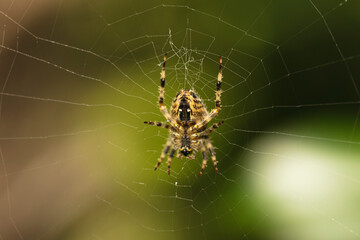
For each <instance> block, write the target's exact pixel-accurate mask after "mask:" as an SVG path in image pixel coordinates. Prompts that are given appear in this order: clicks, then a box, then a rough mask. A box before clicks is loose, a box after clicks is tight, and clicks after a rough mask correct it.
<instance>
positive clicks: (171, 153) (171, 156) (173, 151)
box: [167, 149, 175, 175]
mask: <svg viewBox="0 0 360 240" xmlns="http://www.w3.org/2000/svg"><path fill="white" fill-rule="evenodd" d="M174 154H175V149H172V150H171V152H170V154H169V157H168V161H167V164H168V174H169V175H170V167H171V161H172V159H173V157H174Z"/></svg>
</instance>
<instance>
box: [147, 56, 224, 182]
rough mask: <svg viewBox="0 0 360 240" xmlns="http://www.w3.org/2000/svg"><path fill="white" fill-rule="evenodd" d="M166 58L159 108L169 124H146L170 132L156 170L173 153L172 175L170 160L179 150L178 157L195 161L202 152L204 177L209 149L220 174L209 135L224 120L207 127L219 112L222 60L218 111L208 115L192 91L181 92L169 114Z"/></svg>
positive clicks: (169, 165) (220, 77)
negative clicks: (165, 96) (198, 152)
mask: <svg viewBox="0 0 360 240" xmlns="http://www.w3.org/2000/svg"><path fill="white" fill-rule="evenodd" d="M166 56H167V55H166V54H165V55H164V61H163V63H162V69H161V73H160V75H161V77H160V96H159V107H160V111H161V113H162V114H163V115H164V117H165V118H166V120H167V121H168V123H170V125H168V124H166V123H162V122H147V121H146V122H144V123H145V124H149V125H154V126H158V127H162V128H166V129H168V130H169V131H170V136H169V138H168V140H167V142H166V144H165V147H164V149H163V151H162V153H161V156H160V158H159V159H158V162H157V164H156V166H155V169H154V170H156V169H157V168H158V167H159V166H160V164H161V162H162V161H163V160H164V159H165V157H166V155H167V154H168V153H169V151H170V150H171V151H170V154H169V156H168V161H167V165H168V174H169V175H170V167H171V161H172V159H173V157H174V154H175V152H176V151H177V150H179V155H178V157H179V158H181V157H182V156H185V157H187V158H188V159H193V158H195V155H196V152H197V151H199V150H200V151H201V153H202V158H203V161H202V166H201V171H200V173H199V176H201V175H202V174H203V172H204V169H205V167H206V163H207V161H208V154H207V150H208V151H209V153H210V156H211V160H212V162H213V164H214V167H215V171H216V172H217V171H218V168H217V161H216V156H215V151H214V147H213V145H212V144H211V142H210V139H209V134H210V133H211V132H212V131H214V130H215V129H216V128H218V127H219V126H220V125H222V124H223V123H224V121H221V122H219V123H215V124H213V125H212V126H211V127H209V128H207V124H208V123H209V122H210V121H211V120H212V119H213V118H214V117H215V116H216V115H217V114H218V113H219V111H220V106H221V105H220V104H221V100H220V97H221V83H222V68H223V66H222V58H221V57H220V63H219V73H218V77H217V84H216V99H215V108H214V109H212V110H211V111H210V113H208V112H207V110H206V107H205V105H204V103H203V102H202V101H201V99H200V98H199V96H198V95H197V94H196V93H195V92H194V91H193V90H186V89H185V90H183V89H182V90H180V92H178V93H177V94H176V96H175V98H174V100H173V101H172V104H171V108H170V113H169V112H168V110H167V108H166V106H165V105H164V93H165V63H166Z"/></svg>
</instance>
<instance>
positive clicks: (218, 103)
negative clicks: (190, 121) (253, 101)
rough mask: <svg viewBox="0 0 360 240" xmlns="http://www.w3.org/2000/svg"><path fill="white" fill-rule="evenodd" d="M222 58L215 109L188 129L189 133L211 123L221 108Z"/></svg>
mask: <svg viewBox="0 0 360 240" xmlns="http://www.w3.org/2000/svg"><path fill="white" fill-rule="evenodd" d="M222 68H223V66H222V57H221V56H220V62H219V73H218V78H217V80H218V81H217V83H216V99H215V108H214V109H212V110H211V112H210V113H209V114H208V115H207V116H206V117H205V118H204V119H203V120H202V121H200V122H199V123H197V124H195V125H194V126H193V127H191V128H190V131H193V130H195V129H199V128H201V127H203V126H204V125H206V124H207V123H208V122H210V121H211V119H213V118H214V117H215V116H216V115H217V114H218V113H219V111H220V106H221V83H222Z"/></svg>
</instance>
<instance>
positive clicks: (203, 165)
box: [198, 142, 208, 176]
mask: <svg viewBox="0 0 360 240" xmlns="http://www.w3.org/2000/svg"><path fill="white" fill-rule="evenodd" d="M200 150H201V153H202V156H203V161H202V165H201V170H200V173H199V175H198V176H201V175H202V174H203V172H204V169H205V167H206V163H207V160H208V155H207V153H206V148H205V145H204V143H203V142H202V143H201V149H200Z"/></svg>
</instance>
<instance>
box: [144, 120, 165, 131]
mask: <svg viewBox="0 0 360 240" xmlns="http://www.w3.org/2000/svg"><path fill="white" fill-rule="evenodd" d="M144 123H145V124H148V125H153V126H158V127H161V128H166V129H169V128H170V125H168V124H166V123H162V122H147V121H145V122H144Z"/></svg>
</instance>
